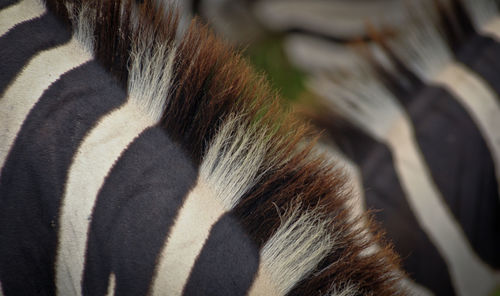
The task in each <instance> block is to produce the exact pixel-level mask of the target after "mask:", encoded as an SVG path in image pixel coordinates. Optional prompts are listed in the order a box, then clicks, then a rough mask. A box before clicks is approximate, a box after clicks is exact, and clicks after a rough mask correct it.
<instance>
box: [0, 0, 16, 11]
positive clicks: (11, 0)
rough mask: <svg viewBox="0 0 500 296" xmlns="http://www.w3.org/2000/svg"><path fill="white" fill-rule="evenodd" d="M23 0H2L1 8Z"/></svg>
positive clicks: (0, 2)
mask: <svg viewBox="0 0 500 296" xmlns="http://www.w3.org/2000/svg"><path fill="white" fill-rule="evenodd" d="M20 1H21V0H1V1H0V10H2V9H4V8H7V7H9V6H11V5H14V4H17V3H19V2H20Z"/></svg>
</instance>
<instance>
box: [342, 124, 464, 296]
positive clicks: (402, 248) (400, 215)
mask: <svg viewBox="0 0 500 296" xmlns="http://www.w3.org/2000/svg"><path fill="white" fill-rule="evenodd" d="M344 132H345V135H346V138H344V139H343V141H340V142H339V144H340V148H341V149H342V150H343V151H344V153H346V155H347V156H349V157H350V158H352V159H353V160H354V161H355V162H356V163H357V164H358V166H359V167H360V170H361V175H362V179H363V187H364V188H365V200H366V205H367V207H368V208H369V209H375V210H376V211H375V213H374V214H375V218H376V220H377V221H379V222H381V223H382V225H383V228H384V230H385V231H386V232H387V236H388V237H389V238H390V240H392V242H393V243H394V245H395V250H396V251H397V252H398V253H399V254H400V255H401V257H402V260H403V268H404V269H405V270H406V271H407V272H408V273H409V275H410V276H411V277H412V278H414V279H415V281H416V282H417V283H419V284H421V285H423V286H425V287H427V288H429V289H430V290H431V291H433V292H434V293H436V295H453V294H454V290H453V287H452V285H451V279H450V277H449V274H448V268H447V266H446V263H445V262H444V260H443V259H442V258H441V256H440V254H439V253H438V251H437V249H436V248H435V246H434V245H433V244H432V243H431V241H430V240H429V238H428V237H427V235H426V234H425V233H424V232H423V231H422V229H421V227H420V225H419V224H418V222H417V219H416V217H415V215H414V214H413V212H412V210H411V209H410V207H409V205H408V202H407V201H406V196H405V193H404V191H403V189H402V188H401V185H400V183H399V180H398V176H397V173H396V170H395V168H394V164H393V159H392V156H391V153H390V151H389V149H388V148H387V147H386V146H385V145H384V144H381V143H379V142H377V141H375V140H374V139H372V138H371V137H369V136H368V135H366V134H365V133H364V132H362V131H361V130H359V129H357V128H354V127H351V128H346V129H345V131H344Z"/></svg>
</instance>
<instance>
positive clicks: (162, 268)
mask: <svg viewBox="0 0 500 296" xmlns="http://www.w3.org/2000/svg"><path fill="white" fill-rule="evenodd" d="M225 212H226V210H225V209H224V207H223V206H222V205H221V204H220V203H219V202H218V200H217V199H216V198H215V193H214V192H213V191H212V190H211V189H210V188H209V187H208V186H207V185H206V184H205V183H204V181H202V180H200V179H199V180H198V183H197V185H196V186H195V187H194V188H193V189H192V190H191V192H190V193H189V194H188V196H187V198H186V201H185V202H184V204H183V206H182V208H181V209H180V211H179V213H178V215H177V218H176V221H175V223H174V226H173V227H172V230H171V231H170V235H169V237H168V239H167V242H166V246H165V248H164V249H163V251H162V253H161V256H160V261H159V262H160V263H159V265H158V267H157V270H156V276H155V278H154V282H153V287H152V295H181V293H182V290H183V288H184V286H185V284H186V283H187V280H188V278H189V274H190V272H191V269H192V266H193V265H194V262H195V260H196V258H197V257H198V254H199V253H200V251H201V249H202V248H203V245H204V244H205V241H206V240H207V238H208V236H209V234H210V230H211V229H212V226H213V225H214V224H215V223H216V222H217V220H219V218H220V217H221V216H222V215H223V214H224V213H225Z"/></svg>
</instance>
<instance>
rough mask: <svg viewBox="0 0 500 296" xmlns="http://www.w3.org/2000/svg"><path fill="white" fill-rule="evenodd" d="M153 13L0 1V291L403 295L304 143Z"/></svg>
mask: <svg viewBox="0 0 500 296" xmlns="http://www.w3.org/2000/svg"><path fill="white" fill-rule="evenodd" d="M178 23H179V14H178V13H177V12H176V10H175V7H173V6H171V5H170V4H165V3H161V2H157V1H150V0H145V1H141V2H136V1H133V0H121V1H119V0H117V1H104V0H103V1H101V0H96V1H62V0H47V1H45V2H42V1H40V0H2V1H0V168H1V171H0V294H1V295H6V296H8V295H332V296H333V295H407V294H408V293H409V292H408V289H407V286H406V275H405V273H404V272H403V271H402V270H401V269H400V268H399V258H398V256H397V255H396V254H395V252H394V251H393V250H392V247H391V245H390V244H389V243H388V242H386V240H385V239H384V237H383V233H382V231H381V230H379V228H378V227H377V226H376V224H375V223H374V222H373V221H372V220H371V218H370V216H369V215H368V214H357V213H356V212H355V211H354V209H353V206H352V205H351V203H352V200H353V199H355V198H356V196H355V195H356V193H355V191H354V190H353V188H352V186H351V183H350V182H349V179H348V176H347V175H346V173H345V172H344V170H343V169H342V167H341V166H339V165H338V164H337V163H335V162H333V161H331V160H329V159H327V158H325V157H324V155H322V154H321V152H320V151H318V150H317V149H316V148H315V139H316V138H317V135H316V134H315V133H314V132H313V131H311V130H310V128H309V127H308V126H307V125H305V124H304V123H302V122H301V121H300V120H297V119H295V118H294V117H292V116H291V115H290V114H289V113H288V112H287V111H286V110H283V109H282V107H281V106H280V105H279V104H278V103H277V102H278V101H277V100H278V98H277V94H275V93H274V92H273V91H272V90H271V89H270V88H269V86H268V84H267V82H266V80H265V78H264V77H262V76H259V75H257V74H255V73H254V72H253V71H252V70H251V68H250V67H249V66H248V64H247V62H246V61H245V60H244V59H243V58H242V57H241V55H240V54H239V53H238V52H237V51H235V50H234V49H232V48H231V47H230V46H227V45H225V44H224V43H222V42H221V41H219V39H218V38H217V37H216V36H215V35H214V34H213V33H212V32H211V31H210V29H208V27H207V26H206V25H203V24H201V23H200V22H199V21H197V20H196V19H195V20H193V21H191V23H190V25H189V26H188V27H187V28H183V29H181V28H179V27H178Z"/></svg>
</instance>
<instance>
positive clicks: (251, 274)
mask: <svg viewBox="0 0 500 296" xmlns="http://www.w3.org/2000/svg"><path fill="white" fill-rule="evenodd" d="M258 268H259V252H258V248H257V246H256V245H255V244H254V243H253V242H252V241H251V240H250V238H249V236H248V235H247V234H246V233H245V232H243V229H242V228H241V226H240V225H239V224H238V222H237V221H236V219H234V218H233V217H232V216H231V214H226V215H224V216H222V217H221V218H220V219H219V221H217V223H216V224H215V225H214V226H213V227H212V230H211V231H210V236H209V238H208V240H207V241H206V242H205V245H204V246H203V249H202V251H201V253H200V254H199V256H198V258H197V259H196V262H195V265H194V267H193V269H192V270H191V274H190V276H189V280H188V282H187V284H186V286H185V287H184V291H183V295H190V296H193V295H200V296H201V295H228V296H229V295H235V296H237V295H242V296H243V295H247V293H248V291H249V289H250V287H251V285H252V283H253V281H254V278H255V276H256V274H257V270H258Z"/></svg>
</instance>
